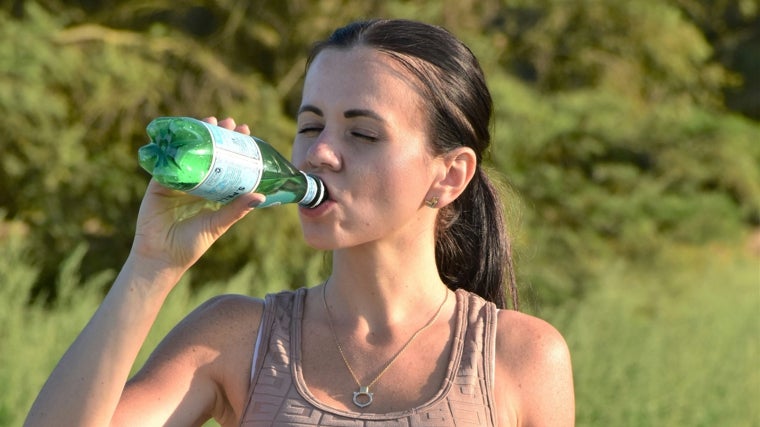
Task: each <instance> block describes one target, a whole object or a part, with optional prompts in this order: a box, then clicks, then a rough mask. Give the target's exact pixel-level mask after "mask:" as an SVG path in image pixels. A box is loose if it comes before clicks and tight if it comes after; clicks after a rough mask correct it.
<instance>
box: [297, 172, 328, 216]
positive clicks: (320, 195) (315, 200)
mask: <svg viewBox="0 0 760 427" xmlns="http://www.w3.org/2000/svg"><path fill="white" fill-rule="evenodd" d="M302 173H303V172H302ZM303 174H304V176H305V177H306V183H307V186H308V188H307V189H306V194H305V195H304V196H303V199H301V201H300V202H298V204H299V205H301V206H304V207H307V208H309V209H313V208H316V207H317V206H319V205H320V204H321V203H322V202H323V201H324V200H325V199H326V198H327V189H326V188H325V183H324V182H322V180H321V179H319V177H317V176H314V175H309V174H306V173H303Z"/></svg>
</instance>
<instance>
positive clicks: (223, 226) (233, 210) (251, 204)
mask: <svg viewBox="0 0 760 427" xmlns="http://www.w3.org/2000/svg"><path fill="white" fill-rule="evenodd" d="M264 200H266V197H265V196H264V195H263V194H258V193H247V194H243V195H241V196H240V197H238V198H236V199H235V200H233V201H232V202H230V203H228V204H226V205H224V206H222V207H221V208H220V209H219V211H217V212H216V215H215V218H214V223H215V224H214V225H215V226H216V227H217V229H218V230H221V232H222V233H224V232H225V231H227V230H228V229H229V228H230V227H232V226H233V225H234V224H235V223H236V222H238V221H239V220H241V219H242V218H243V217H245V216H246V215H247V214H248V213H250V212H251V211H252V210H254V209H255V207H256V206H258V205H260V204H261V203H263V202H264Z"/></svg>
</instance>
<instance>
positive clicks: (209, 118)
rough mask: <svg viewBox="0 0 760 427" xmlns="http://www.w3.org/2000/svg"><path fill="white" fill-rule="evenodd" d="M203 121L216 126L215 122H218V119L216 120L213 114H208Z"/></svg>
mask: <svg viewBox="0 0 760 427" xmlns="http://www.w3.org/2000/svg"><path fill="white" fill-rule="evenodd" d="M203 121H204V122H206V123H210V124H212V125H214V126H216V124H217V123H218V121H217V120H216V117H214V116H208V117H206V118H204V119H203Z"/></svg>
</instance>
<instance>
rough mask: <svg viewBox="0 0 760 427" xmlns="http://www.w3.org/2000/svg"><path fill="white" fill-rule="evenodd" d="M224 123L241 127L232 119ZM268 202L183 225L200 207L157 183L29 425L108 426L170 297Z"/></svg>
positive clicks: (233, 206) (240, 204) (245, 201)
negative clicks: (186, 214)
mask: <svg viewBox="0 0 760 427" xmlns="http://www.w3.org/2000/svg"><path fill="white" fill-rule="evenodd" d="M209 121H211V122H212V123H216V120H215V119H213V120H209ZM220 125H224V126H225V127H228V128H234V127H235V125H234V122H233V121H231V120H228V121H225V122H223V123H220ZM238 130H242V131H247V127H245V128H240V127H238ZM262 200H263V198H262V196H260V195H254V194H247V195H244V196H241V197H239V198H238V199H236V200H234V201H233V202H232V203H230V204H228V205H226V206H224V207H222V208H221V209H219V210H217V211H210V210H203V211H201V212H199V213H198V214H197V215H195V216H192V217H190V218H185V219H181V220H180V219H178V218H179V215H178V212H179V210H180V209H185V208H188V207H190V206H191V205H194V204H195V205H197V204H198V203H202V202H200V201H199V199H197V198H194V197H191V196H188V195H185V194H181V193H178V192H174V191H170V190H167V189H166V188H163V187H161V186H160V185H158V184H157V183H155V182H153V181H151V183H150V184H149V186H148V189H147V191H146V195H145V197H144V198H143V202H142V205H141V207H140V213H139V215H138V221H137V233H136V235H135V240H134V243H133V246H132V250H131V252H130V255H129V257H128V259H127V261H126V262H125V264H124V267H123V268H122V270H121V272H120V273H119V275H118V276H117V278H116V281H115V282H114V284H113V286H112V288H111V290H110V291H109V293H108V295H107V296H106V298H105V299H104V301H103V303H102V304H101V306H100V307H99V308H98V310H97V311H96V312H95V314H94V315H93V317H92V318H91V319H90V321H89V323H88V324H87V325H86V326H85V328H84V329H83V330H82V332H81V333H80V335H79V336H78V337H77V338H76V340H75V341H74V343H73V344H72V345H71V347H70V348H69V349H68V350H67V351H66V353H65V354H64V355H63V357H62V358H61V360H60V362H59V363H58V365H57V366H56V368H55V369H54V370H53V372H52V373H51V375H50V377H49V378H48V380H47V382H46V383H45V385H44V387H43V388H42V390H41V391H40V394H39V395H38V396H37V399H36V400H35V402H34V404H33V406H32V408H31V410H30V412H29V415H28V417H27V420H26V422H25V424H24V425H25V426H50V425H76V426H98V427H100V426H105V425H109V424H110V423H111V419H112V417H113V414H114V411H115V410H116V407H117V405H118V404H119V401H120V398H121V395H122V390H123V388H124V384H125V383H126V381H127V378H128V375H129V372H130V370H131V368H132V365H133V363H134V361H135V358H136V357H137V353H138V352H139V350H140V347H141V346H142V344H143V342H144V340H145V337H146V336H147V334H148V331H149V330H150V328H151V326H152V325H153V323H154V321H155V319H156V316H157V315H158V312H159V310H160V308H161V306H162V304H163V303H164V301H165V299H166V297H167V296H168V294H169V292H170V291H171V290H172V289H173V288H174V286H175V285H176V284H177V282H178V281H179V279H180V277H181V276H182V274H184V272H185V271H186V270H187V269H188V268H190V266H191V265H193V264H194V263H195V262H196V261H197V260H198V259H199V258H200V256H201V255H202V254H203V253H204V252H205V251H206V250H207V249H208V248H209V247H210V246H211V244H212V243H213V242H214V241H216V240H217V239H218V238H219V237H220V236H221V235H222V234H223V233H224V232H225V231H226V230H228V229H229V227H231V226H232V225H233V224H234V223H235V222H237V221H238V220H239V219H241V218H243V217H244V216H245V215H246V214H247V213H248V212H249V211H250V210H251V204H256V202H260V201H262ZM188 375H192V373H188ZM166 405H178V402H172V401H169V402H166Z"/></svg>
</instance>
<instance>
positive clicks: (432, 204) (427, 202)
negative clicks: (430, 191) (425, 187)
mask: <svg viewBox="0 0 760 427" xmlns="http://www.w3.org/2000/svg"><path fill="white" fill-rule="evenodd" d="M437 205H438V197H436V196H433V197H431V198H429V199H425V206H427V207H429V208H435V207H436V206H437Z"/></svg>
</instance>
